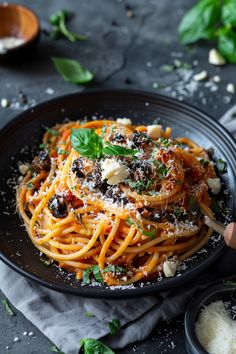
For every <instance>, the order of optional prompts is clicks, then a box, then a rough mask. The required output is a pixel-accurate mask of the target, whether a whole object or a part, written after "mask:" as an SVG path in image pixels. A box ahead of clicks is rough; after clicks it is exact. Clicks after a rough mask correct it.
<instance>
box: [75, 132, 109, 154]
mask: <svg viewBox="0 0 236 354" xmlns="http://www.w3.org/2000/svg"><path fill="white" fill-rule="evenodd" d="M70 140H71V144H72V147H73V148H74V149H75V150H76V151H77V152H78V153H80V154H81V155H82V156H85V157H88V158H90V159H95V158H100V157H101V156H102V148H103V141H102V138H101V137H100V136H99V135H97V134H96V132H95V130H94V129H86V128H81V129H72V132H71V137H70Z"/></svg>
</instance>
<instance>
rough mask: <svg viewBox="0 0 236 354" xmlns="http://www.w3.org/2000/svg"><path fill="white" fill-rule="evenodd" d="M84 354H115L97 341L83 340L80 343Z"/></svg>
mask: <svg viewBox="0 0 236 354" xmlns="http://www.w3.org/2000/svg"><path fill="white" fill-rule="evenodd" d="M80 344H81V346H82V347H83V350H84V354H115V353H114V352H113V350H111V349H110V348H109V347H108V346H106V345H105V344H103V343H102V342H100V341H99V340H97V339H92V338H83V339H81V341H80Z"/></svg>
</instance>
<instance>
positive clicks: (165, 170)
mask: <svg viewBox="0 0 236 354" xmlns="http://www.w3.org/2000/svg"><path fill="white" fill-rule="evenodd" d="M153 162H154V164H155V165H157V172H158V173H159V174H160V177H161V178H164V177H166V175H167V173H168V171H169V169H170V168H168V167H166V166H165V165H164V164H163V163H162V162H160V161H158V160H153Z"/></svg>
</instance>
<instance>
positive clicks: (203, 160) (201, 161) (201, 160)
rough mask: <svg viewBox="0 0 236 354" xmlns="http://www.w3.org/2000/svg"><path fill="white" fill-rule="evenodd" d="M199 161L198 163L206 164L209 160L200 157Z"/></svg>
mask: <svg viewBox="0 0 236 354" xmlns="http://www.w3.org/2000/svg"><path fill="white" fill-rule="evenodd" d="M199 162H200V164H201V165H202V166H208V165H209V163H210V161H209V160H205V159H203V158H202V159H200V160H199Z"/></svg>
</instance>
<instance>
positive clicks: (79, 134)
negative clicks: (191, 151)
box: [71, 128, 137, 159]
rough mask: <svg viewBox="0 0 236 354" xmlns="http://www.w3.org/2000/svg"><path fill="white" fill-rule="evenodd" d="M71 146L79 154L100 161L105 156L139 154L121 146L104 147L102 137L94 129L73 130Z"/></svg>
mask: <svg viewBox="0 0 236 354" xmlns="http://www.w3.org/2000/svg"><path fill="white" fill-rule="evenodd" d="M71 144H72V147H73V148H74V149H75V150H76V151H77V152H78V153H80V154H81V155H82V156H85V157H88V158H90V159H96V158H98V159H100V158H102V157H104V155H109V156H128V155H134V154H136V153H137V151H136V150H133V149H128V148H125V147H123V146H120V145H112V144H106V145H105V146H104V141H103V139H102V137H101V136H99V135H98V134H97V133H96V132H95V130H94V129H86V128H82V129H72V132H71Z"/></svg>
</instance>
